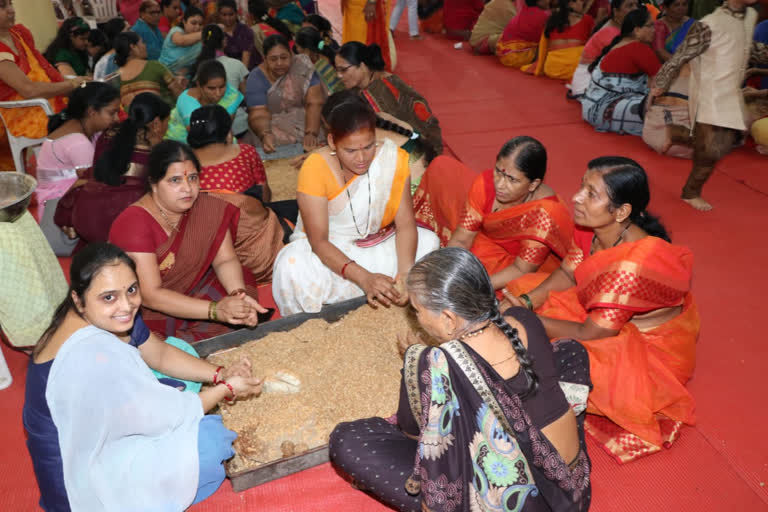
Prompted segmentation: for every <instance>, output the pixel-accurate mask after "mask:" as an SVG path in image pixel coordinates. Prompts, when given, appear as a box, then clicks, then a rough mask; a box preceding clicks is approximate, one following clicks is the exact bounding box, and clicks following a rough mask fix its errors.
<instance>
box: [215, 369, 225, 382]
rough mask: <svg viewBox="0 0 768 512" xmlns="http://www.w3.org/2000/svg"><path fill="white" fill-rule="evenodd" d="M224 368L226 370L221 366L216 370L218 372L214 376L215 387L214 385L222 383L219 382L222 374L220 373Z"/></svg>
mask: <svg viewBox="0 0 768 512" xmlns="http://www.w3.org/2000/svg"><path fill="white" fill-rule="evenodd" d="M223 368H224V367H223V366H219V367H218V368H216V372H215V373H214V374H213V385H214V386H215V385H216V384H218V383H219V382H222V381H220V380H219V372H220V371H221V370H222V369H223Z"/></svg>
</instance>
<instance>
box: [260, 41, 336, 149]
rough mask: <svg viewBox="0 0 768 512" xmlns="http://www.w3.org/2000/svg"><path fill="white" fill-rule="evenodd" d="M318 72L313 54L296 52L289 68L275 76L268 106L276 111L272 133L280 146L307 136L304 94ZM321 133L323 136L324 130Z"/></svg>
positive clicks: (320, 136) (272, 111)
mask: <svg viewBox="0 0 768 512" xmlns="http://www.w3.org/2000/svg"><path fill="white" fill-rule="evenodd" d="M314 72H315V66H314V64H312V61H311V60H309V57H307V56H306V55H294V56H293V63H292V64H291V67H290V69H289V70H288V72H287V73H286V74H285V75H283V76H281V77H280V78H278V79H277V80H275V81H274V83H273V84H272V85H271V86H270V88H269V90H268V91H267V109H268V110H269V112H270V113H271V114H272V133H273V134H274V136H275V143H276V144H277V145H278V146H283V145H289V144H297V143H301V142H302V141H303V140H304V122H305V119H306V110H305V108H304V98H305V97H306V96H307V91H308V90H309V84H310V81H311V80H312V74H313V73H314ZM321 131H322V130H321ZM318 137H319V138H321V139H322V138H323V134H322V133H321V134H320V135H319V136H318Z"/></svg>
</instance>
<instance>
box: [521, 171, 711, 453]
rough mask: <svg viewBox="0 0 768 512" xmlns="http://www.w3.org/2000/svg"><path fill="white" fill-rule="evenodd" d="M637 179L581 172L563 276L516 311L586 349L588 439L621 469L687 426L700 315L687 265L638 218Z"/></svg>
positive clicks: (644, 200) (657, 228)
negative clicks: (531, 314) (532, 313)
mask: <svg viewBox="0 0 768 512" xmlns="http://www.w3.org/2000/svg"><path fill="white" fill-rule="evenodd" d="M649 200H650V193H649V190H648V180H647V176H646V174H645V171H644V170H643V169H642V168H641V167H640V166H639V165H638V164H637V163H636V162H634V161H633V160H630V159H628V158H624V157H601V158H597V159H595V160H592V161H591V162H590V163H589V168H588V170H587V173H586V174H585V175H584V178H583V180H582V187H581V189H580V190H579V192H578V193H577V194H576V195H575V196H574V198H573V201H574V219H575V221H576V222H577V223H578V225H579V227H577V229H576V231H575V233H574V239H573V243H572V245H571V249H570V250H569V252H568V255H567V256H566V258H565V260H563V264H562V266H561V267H560V268H559V269H558V270H557V271H555V272H553V273H552V275H551V276H550V277H549V278H547V280H546V281H544V282H543V283H542V284H541V285H540V286H538V287H537V288H536V289H534V290H533V291H531V292H529V293H528V294H523V295H521V296H520V297H514V296H512V295H508V296H507V298H508V300H509V301H510V302H511V303H513V304H515V305H524V306H527V307H529V308H531V309H533V308H535V309H536V312H537V313H538V314H539V317H540V318H541V320H542V322H543V323H544V327H545V328H546V330H547V334H548V335H549V337H550V338H552V339H557V338H572V339H577V340H579V341H580V342H581V343H582V344H583V345H584V346H585V347H586V349H587V352H588V353H589V359H590V375H591V378H592V382H593V384H594V389H593V390H592V392H591V393H590V395H589V403H588V407H587V412H589V413H592V414H591V415H590V416H588V417H587V423H586V430H587V432H588V433H590V434H591V435H592V436H593V437H594V438H595V439H596V440H597V441H598V442H599V443H600V444H602V445H603V447H604V448H605V449H606V450H607V451H608V452H609V453H610V454H611V455H613V456H614V458H616V459H617V460H618V461H619V462H628V461H631V460H634V459H636V458H638V457H642V456H644V455H648V454H650V453H654V452H657V451H659V450H660V449H661V446H669V444H671V443H672V442H673V441H674V440H675V439H676V438H677V436H678V434H679V431H680V428H681V427H682V424H683V423H686V424H689V425H690V424H693V423H694V422H695V414H694V400H693V397H692V396H691V394H690V393H689V392H688V390H687V389H686V388H685V383H686V382H687V381H688V379H690V378H691V375H692V374H693V368H694V365H695V360H696V359H695V355H696V338H697V337H698V333H699V315H698V312H697V309H696V305H695V303H694V300H693V296H692V294H691V276H692V271H693V255H692V254H691V251H690V250H689V249H688V248H686V247H682V246H677V245H672V244H671V243H669V236H668V235H667V232H666V230H665V229H664V227H663V226H662V225H661V224H660V223H659V221H658V219H656V218H655V217H654V216H652V215H650V214H649V213H647V211H646V207H647V206H648V202H649Z"/></svg>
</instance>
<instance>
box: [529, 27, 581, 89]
mask: <svg viewBox="0 0 768 512" xmlns="http://www.w3.org/2000/svg"><path fill="white" fill-rule="evenodd" d="M549 44H550V40H549V39H548V38H547V36H545V35H544V34H541V40H540V41H539V45H538V56H537V57H536V61H535V62H533V63H531V64H528V65H527V66H523V67H522V68H520V69H522V70H523V72H525V73H528V74H531V75H534V76H541V75H544V76H547V77H549V78H554V79H556V80H567V81H569V82H570V81H571V79H572V78H573V73H574V72H575V71H576V66H578V65H579V59H581V52H582V51H584V43H579V44H573V45H572V46H564V47H561V48H558V49H556V50H550V49H549Z"/></svg>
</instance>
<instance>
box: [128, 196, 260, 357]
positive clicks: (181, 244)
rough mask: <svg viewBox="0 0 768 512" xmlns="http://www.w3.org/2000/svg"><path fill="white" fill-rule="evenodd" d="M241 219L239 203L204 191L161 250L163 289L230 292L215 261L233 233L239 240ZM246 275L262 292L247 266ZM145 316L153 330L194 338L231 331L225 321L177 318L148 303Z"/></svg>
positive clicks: (197, 294) (216, 296)
mask: <svg viewBox="0 0 768 512" xmlns="http://www.w3.org/2000/svg"><path fill="white" fill-rule="evenodd" d="M239 219H240V211H239V210H238V209H237V208H236V207H235V206H232V205H231V204H229V203H227V202H225V201H222V200H220V199H216V198H213V197H208V196H207V195H205V194H200V195H199V196H198V198H197V200H196V201H195V204H194V206H193V207H192V208H191V209H190V210H189V212H188V213H187V214H186V215H184V217H183V218H182V220H181V222H180V223H179V226H178V229H177V230H176V231H174V232H172V233H171V235H170V236H169V237H168V240H166V241H165V242H164V243H163V244H161V245H160V246H159V247H158V248H157V249H156V251H155V255H156V256H157V262H158V266H159V269H160V277H161V278H162V282H163V288H166V289H168V290H172V291H174V292H177V293H182V294H184V295H187V296H190V297H194V298H196V299H203V300H221V299H222V298H224V297H226V296H227V291H226V290H225V289H224V286H223V285H222V284H221V283H220V282H219V279H218V278H217V277H216V273H215V272H214V270H213V267H212V264H213V260H214V258H216V254H217V253H218V251H219V248H220V247H221V244H222V242H223V241H224V238H225V236H226V234H227V232H229V233H230V234H231V236H232V240H233V241H234V240H235V238H236V236H237V225H238V221H239ZM205 247H208V250H207V251H206V250H205V249H204V248H205ZM243 279H244V281H245V288H246V291H247V293H248V295H249V296H251V297H253V298H256V297H258V291H257V289H256V286H255V283H254V281H253V278H252V277H250V272H248V271H247V270H246V269H243ZM142 315H143V317H144V323H146V324H147V326H149V328H150V329H151V330H152V331H154V332H157V333H160V334H162V335H165V336H176V337H177V338H181V339H183V340H185V341H188V342H190V343H192V342H195V341H199V340H201V339H205V338H210V337H211V336H217V335H219V334H224V333H226V332H228V331H229V330H230V328H229V327H227V326H226V325H223V324H219V323H213V322H207V321H202V320H184V319H179V318H173V317H170V316H167V315H165V314H163V313H160V312H159V311H154V310H152V309H149V308H147V307H144V306H142Z"/></svg>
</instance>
